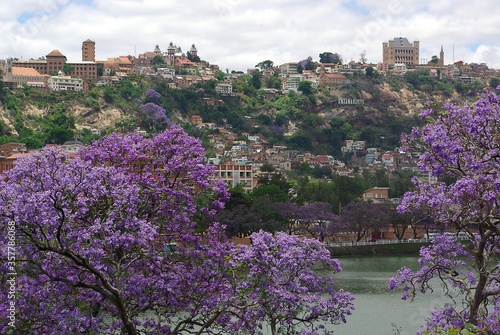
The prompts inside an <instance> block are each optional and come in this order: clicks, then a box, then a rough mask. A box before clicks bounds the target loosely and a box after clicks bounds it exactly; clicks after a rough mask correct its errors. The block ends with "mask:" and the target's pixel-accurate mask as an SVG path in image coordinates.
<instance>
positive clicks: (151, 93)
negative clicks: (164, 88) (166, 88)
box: [146, 88, 161, 104]
mask: <svg viewBox="0 0 500 335" xmlns="http://www.w3.org/2000/svg"><path fill="white" fill-rule="evenodd" d="M160 99H161V94H160V93H158V92H156V91H155V90H153V89H152V88H148V89H147V90H146V103H147V102H152V103H154V104H158V103H159V102H160Z"/></svg>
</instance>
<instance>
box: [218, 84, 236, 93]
mask: <svg viewBox="0 0 500 335" xmlns="http://www.w3.org/2000/svg"><path fill="white" fill-rule="evenodd" d="M215 92H217V93H218V94H220V95H232V94H233V86H232V85H231V84H217V85H216V86H215Z"/></svg>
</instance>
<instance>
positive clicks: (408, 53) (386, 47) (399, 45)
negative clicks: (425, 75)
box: [382, 37, 420, 66]
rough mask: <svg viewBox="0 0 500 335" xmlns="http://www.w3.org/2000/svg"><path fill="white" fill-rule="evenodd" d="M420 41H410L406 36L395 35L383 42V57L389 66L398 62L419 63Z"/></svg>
mask: <svg viewBox="0 0 500 335" xmlns="http://www.w3.org/2000/svg"><path fill="white" fill-rule="evenodd" d="M419 43H420V42H419V41H413V43H410V42H408V39H407V38H406V37H395V38H394V39H393V40H389V41H388V42H383V43H382V59H383V62H384V63H385V64H388V65H389V66H391V65H394V64H396V63H403V64H406V65H418V64H419V48H420V46H419Z"/></svg>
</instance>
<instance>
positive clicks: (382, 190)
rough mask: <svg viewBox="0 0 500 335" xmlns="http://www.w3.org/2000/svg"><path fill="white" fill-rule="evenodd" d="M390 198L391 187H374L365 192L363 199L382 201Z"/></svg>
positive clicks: (375, 201) (374, 201)
mask: <svg viewBox="0 0 500 335" xmlns="http://www.w3.org/2000/svg"><path fill="white" fill-rule="evenodd" d="M388 199H389V187H372V188H370V189H368V190H366V191H365V192H363V201H371V202H373V203H382V202H385V201H387V200H388Z"/></svg>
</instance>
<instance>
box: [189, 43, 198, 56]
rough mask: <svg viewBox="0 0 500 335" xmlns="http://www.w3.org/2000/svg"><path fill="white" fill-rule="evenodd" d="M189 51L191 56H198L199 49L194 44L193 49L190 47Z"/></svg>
mask: <svg viewBox="0 0 500 335" xmlns="http://www.w3.org/2000/svg"><path fill="white" fill-rule="evenodd" d="M189 53H190V54H191V57H193V58H196V56H198V50H197V49H196V47H195V46H194V44H193V45H192V46H191V49H189Z"/></svg>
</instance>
